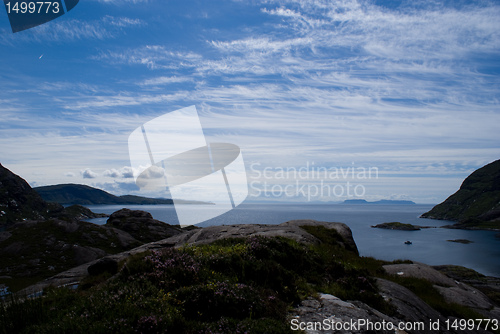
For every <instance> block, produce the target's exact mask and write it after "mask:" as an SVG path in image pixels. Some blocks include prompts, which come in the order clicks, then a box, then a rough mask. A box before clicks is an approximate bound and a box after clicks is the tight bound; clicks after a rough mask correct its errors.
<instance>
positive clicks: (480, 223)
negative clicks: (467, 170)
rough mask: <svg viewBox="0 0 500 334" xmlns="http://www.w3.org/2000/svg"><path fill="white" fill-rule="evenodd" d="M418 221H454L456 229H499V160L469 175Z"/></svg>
mask: <svg viewBox="0 0 500 334" xmlns="http://www.w3.org/2000/svg"><path fill="white" fill-rule="evenodd" d="M421 217H422V218H432V219H444V220H452V221H456V222H458V224H455V225H454V227H456V228H470V229H474V228H490V229H500V160H496V161H494V162H492V163H490V164H488V165H486V166H484V167H482V168H480V169H478V170H476V171H475V172H473V173H472V174H471V175H469V176H468V177H467V178H466V179H465V180H464V182H463V183H462V185H461V186H460V189H459V190H458V191H457V192H456V193H454V194H453V195H451V196H450V197H448V198H447V199H446V200H445V201H444V202H443V203H441V204H438V205H436V206H435V207H434V208H432V210H431V211H429V212H426V213H424V214H423V215H422V216H421Z"/></svg>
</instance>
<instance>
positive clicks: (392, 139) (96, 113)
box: [0, 0, 500, 203]
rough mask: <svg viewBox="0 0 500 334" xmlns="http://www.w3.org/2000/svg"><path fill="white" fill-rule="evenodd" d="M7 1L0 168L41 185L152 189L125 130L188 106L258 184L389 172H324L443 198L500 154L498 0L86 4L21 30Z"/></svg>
mask: <svg viewBox="0 0 500 334" xmlns="http://www.w3.org/2000/svg"><path fill="white" fill-rule="evenodd" d="M0 11H1V12H2V13H1V14H0V47H1V50H2V52H1V53H0V68H1V71H0V113H1V115H2V118H1V119H2V122H1V123H0V162H1V163H2V164H3V165H4V166H6V167H7V168H10V169H11V170H12V171H14V172H15V173H17V174H19V175H21V176H22V177H23V178H25V179H26V180H27V181H28V182H29V183H30V184H31V185H32V186H39V185H49V184H58V183H82V184H89V185H93V186H96V187H100V188H102V189H105V190H108V191H110V192H112V193H115V194H125V193H135V194H141V193H140V192H139V191H138V189H137V187H136V186H135V185H134V183H133V178H131V170H130V161H129V157H128V148H127V139H128V136H129V135H130V133H131V132H132V131H133V130H135V129H136V128H137V127H139V126H140V125H141V124H143V123H144V122H147V121H149V120H151V119H153V118H155V117H158V116H160V115H163V114H164V113H166V112H169V111H173V110H176V109H179V108H183V107H187V106H190V105H196V107H197V109H198V112H199V115H200V118H201V122H202V125H203V127H204V131H205V134H206V136H207V139H208V140H209V141H212V142H228V143H233V144H237V145H239V146H240V148H241V150H242V152H243V157H244V160H245V163H246V165H247V174H248V177H249V179H250V181H253V182H255V183H254V185H256V187H257V188H258V187H263V185H264V182H267V183H268V184H269V185H281V186H284V185H287V184H297V182H299V183H300V184H318V179H314V178H311V177H302V178H299V179H297V177H295V178H294V177H288V178H280V177H279V175H278V176H277V177H273V178H269V179H266V178H263V177H262V175H260V176H261V177H260V178H259V172H258V171H263V170H264V169H265V168H268V169H267V171H268V172H269V173H275V174H276V173H278V172H279V171H280V169H286V168H296V169H299V168H305V167H307V166H309V167H308V168H310V166H317V167H325V168H329V169H337V170H338V169H344V170H347V169H348V168H356V170H357V171H359V170H362V169H363V168H377V169H378V171H379V172H378V177H377V178H373V177H372V178H369V179H367V178H365V179H363V178H356V177H354V178H343V177H342V178H336V179H335V178H329V179H328V180H324V181H325V182H329V184H330V185H332V186H334V185H342V186H345V185H346V183H347V182H351V185H354V184H356V185H362V186H363V189H364V190H365V192H364V193H363V196H362V197H363V198H366V199H368V200H378V199H410V200H413V201H415V202H419V203H437V202H440V201H442V200H444V199H445V198H446V197H447V196H448V195H450V194H451V193H453V192H454V191H455V190H456V189H458V187H459V186H460V183H461V182H462V181H463V179H464V178H465V177H466V176H467V175H469V174H470V173H471V172H472V171H473V170H475V169H477V168H479V167H481V166H483V165H485V164H487V163H489V162H491V161H494V160H496V159H498V158H499V157H500V140H499V139H500V131H498V124H500V108H499V97H500V75H499V74H500V20H498V18H499V17H500V4H499V3H498V2H495V1H362V0H359V1H354V0H352V1H351V0H343V1H321V0H252V1H243V0H241V1H239V0H224V1H223V0H215V1H165V0H149V1H148V0H142V1H141V0H81V1H80V3H79V4H78V6H76V7H75V8H74V9H73V10H72V11H70V12H69V13H67V14H66V15H64V16H62V17H60V18H58V19H56V20H54V21H51V22H49V23H47V24H44V25H41V26H38V27H36V28H33V29H29V30H26V31H22V32H18V33H16V34H13V33H12V32H11V29H10V26H9V23H8V19H7V15H6V13H5V11H3V10H0ZM309 172H311V169H309ZM268 175H270V174H268ZM275 176H276V175H275ZM254 190H255V189H254ZM150 195H153V194H150ZM344 195H346V194H344ZM337 197H338V198H329V197H321V196H316V197H314V198H313V200H320V201H323V200H332V201H335V200H343V199H346V198H347V197H346V196H337ZM272 199H273V200H276V199H277V198H272ZM278 199H281V200H290V201H303V200H304V197H303V196H302V197H300V196H298V197H294V198H292V197H290V198H278ZM269 200H271V198H269Z"/></svg>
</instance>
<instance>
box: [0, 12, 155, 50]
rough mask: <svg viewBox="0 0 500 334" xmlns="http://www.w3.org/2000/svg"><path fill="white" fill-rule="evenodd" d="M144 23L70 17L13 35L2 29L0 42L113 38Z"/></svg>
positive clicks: (134, 20)
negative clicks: (126, 29)
mask: <svg viewBox="0 0 500 334" xmlns="http://www.w3.org/2000/svg"><path fill="white" fill-rule="evenodd" d="M142 25H146V23H145V22H144V21H142V20H140V19H132V18H128V17H114V16H110V15H106V16H104V17H103V18H101V19H100V20H94V21H82V20H78V19H70V20H64V21H53V22H50V23H47V24H42V25H40V26H38V27H35V28H32V29H29V30H27V31H25V32H23V34H22V35H15V34H12V33H8V32H7V31H4V33H2V34H0V44H4V45H14V44H19V43H23V42H24V43H26V42H38V43H46V42H60V41H81V40H88V39H90V40H92V39H97V40H104V39H109V38H115V37H116V36H117V35H120V34H121V33H122V30H123V29H125V28H129V27H137V26H142Z"/></svg>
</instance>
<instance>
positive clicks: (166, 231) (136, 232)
mask: <svg viewBox="0 0 500 334" xmlns="http://www.w3.org/2000/svg"><path fill="white" fill-rule="evenodd" d="M106 226H107V227H113V228H116V229H119V230H122V231H125V232H127V233H128V234H130V235H131V236H132V237H133V238H135V239H136V240H139V241H141V242H143V243H148V242H153V241H157V240H161V239H166V238H169V237H171V236H174V235H177V234H180V233H182V229H181V228H180V227H177V226H173V225H169V224H166V223H164V222H161V221H159V220H156V219H153V216H152V215H151V214H150V213H149V212H145V211H141V210H130V209H121V210H118V211H116V212H114V213H112V214H111V216H110V217H109V219H108V221H107V223H106Z"/></svg>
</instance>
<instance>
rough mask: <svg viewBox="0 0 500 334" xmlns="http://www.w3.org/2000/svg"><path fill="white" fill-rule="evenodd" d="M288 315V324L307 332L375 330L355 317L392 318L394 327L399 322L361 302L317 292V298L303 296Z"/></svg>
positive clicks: (361, 318)
mask: <svg viewBox="0 0 500 334" xmlns="http://www.w3.org/2000/svg"><path fill="white" fill-rule="evenodd" d="M290 316H291V320H290V325H291V326H293V325H294V324H297V325H296V326H302V328H303V329H304V332H305V333H307V334H318V333H342V334H346V333H372V332H373V333H375V331H367V329H368V328H367V327H366V325H363V326H362V325H358V324H359V322H358V320H361V321H363V320H365V321H367V322H371V323H383V322H385V323H388V322H391V323H392V324H394V327H396V326H397V324H398V322H399V321H398V320H396V319H393V318H391V317H388V316H387V315H385V314H383V313H380V312H379V311H377V310H375V309H373V308H371V307H370V306H368V305H366V304H364V303H361V302H358V301H355V302H347V301H343V300H341V299H339V298H337V297H335V296H333V295H330V294H319V295H318V296H317V298H312V297H309V298H307V299H306V300H303V301H302V303H301V304H300V305H299V306H298V307H297V308H295V309H294V310H293V311H292V312H291V313H290ZM353 324H354V326H353ZM336 326H338V327H336ZM341 327H342V329H341ZM292 328H293V327H292ZM299 328H300V327H299ZM376 332H377V333H391V334H393V333H401V334H402V333H406V332H403V331H395V330H379V331H376Z"/></svg>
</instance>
